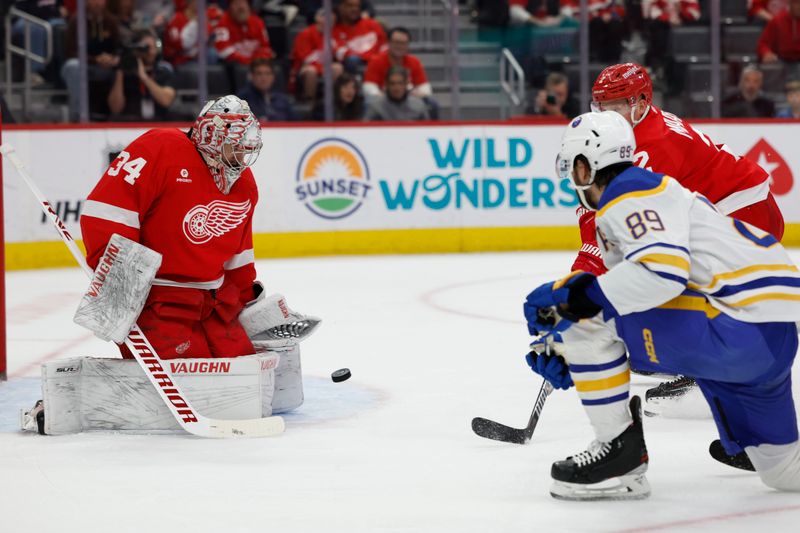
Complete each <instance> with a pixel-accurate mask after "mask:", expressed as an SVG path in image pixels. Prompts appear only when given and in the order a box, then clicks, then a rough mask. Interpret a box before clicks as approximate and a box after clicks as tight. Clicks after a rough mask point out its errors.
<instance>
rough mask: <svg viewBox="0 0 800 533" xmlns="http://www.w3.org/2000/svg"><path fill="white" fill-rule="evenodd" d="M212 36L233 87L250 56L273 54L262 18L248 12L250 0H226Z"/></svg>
mask: <svg viewBox="0 0 800 533" xmlns="http://www.w3.org/2000/svg"><path fill="white" fill-rule="evenodd" d="M214 36H215V38H216V41H215V42H214V46H215V47H216V49H217V54H219V57H220V59H222V61H223V62H224V64H225V67H226V69H227V71H228V77H229V78H230V82H231V86H232V87H234V88H236V87H239V86H240V85H244V82H245V80H246V79H247V71H248V68H249V66H250V63H251V62H252V61H253V59H255V58H257V57H265V58H267V59H271V58H272V57H273V55H274V54H273V53H272V48H271V47H270V45H269V38H268V37H267V30H266V28H265V27H264V21H263V20H261V19H260V18H258V17H257V16H255V15H254V14H253V13H252V12H251V10H250V0H230V1H229V2H228V10H227V11H226V12H225V14H224V15H223V16H222V19H221V20H220V21H219V24H218V25H217V28H216V30H215V31H214Z"/></svg>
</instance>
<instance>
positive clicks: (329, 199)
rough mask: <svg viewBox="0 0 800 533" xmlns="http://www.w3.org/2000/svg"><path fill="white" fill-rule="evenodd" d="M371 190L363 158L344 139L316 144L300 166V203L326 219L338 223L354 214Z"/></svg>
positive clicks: (298, 191) (298, 185)
mask: <svg viewBox="0 0 800 533" xmlns="http://www.w3.org/2000/svg"><path fill="white" fill-rule="evenodd" d="M371 188H372V185H370V183H369V168H368V167H367V162H366V160H365V159H364V156H362V155H361V152H359V151H358V149H357V148H356V147H355V146H353V145H352V144H350V143H349V142H347V141H345V140H343V139H336V138H328V139H322V140H320V141H317V142H315V143H314V144H312V145H311V146H310V147H309V148H308V150H306V152H305V153H304V154H303V157H302V158H301V159H300V164H299V165H298V166H297V187H296V188H295V193H296V194H297V199H298V200H299V201H301V202H303V203H304V204H305V206H306V207H307V208H308V209H309V210H310V211H311V212H312V213H314V214H315V215H319V216H321V217H323V218H329V219H338V218H344V217H346V216H349V215H351V214H353V213H354V212H355V211H356V210H357V209H358V208H359V207H361V204H363V203H364V200H365V199H366V198H367V193H369V191H370V189H371Z"/></svg>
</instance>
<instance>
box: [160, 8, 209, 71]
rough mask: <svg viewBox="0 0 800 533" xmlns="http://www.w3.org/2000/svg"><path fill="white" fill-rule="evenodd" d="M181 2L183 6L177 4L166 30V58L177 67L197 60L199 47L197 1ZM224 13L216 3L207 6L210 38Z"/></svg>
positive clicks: (207, 32) (207, 23)
mask: <svg viewBox="0 0 800 533" xmlns="http://www.w3.org/2000/svg"><path fill="white" fill-rule="evenodd" d="M176 3H177V2H176ZM180 4H181V6H182V8H181V7H179V6H177V5H176V8H177V9H178V10H177V11H176V12H175V15H174V16H173V17H172V19H171V20H170V21H169V24H167V29H166V30H165V31H164V59H166V60H167V61H169V62H170V63H172V64H173V65H174V66H176V67H177V66H180V65H183V64H185V63H188V62H190V61H195V60H196V59H197V49H198V46H197V34H198V30H197V1H196V0H181V1H180ZM223 13H224V12H223V11H222V10H221V9H220V8H219V7H217V5H216V4H211V5H209V6H208V8H206V27H207V28H208V29H207V30H206V34H207V35H208V37H209V40H210V38H211V36H212V35H213V32H214V28H215V27H216V26H217V23H218V22H219V20H220V19H221V18H222V15H223ZM209 42H210V41H209Z"/></svg>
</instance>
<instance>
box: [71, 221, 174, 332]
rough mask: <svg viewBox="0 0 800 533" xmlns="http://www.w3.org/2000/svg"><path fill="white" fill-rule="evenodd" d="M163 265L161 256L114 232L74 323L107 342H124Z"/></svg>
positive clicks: (79, 306)
mask: <svg viewBox="0 0 800 533" xmlns="http://www.w3.org/2000/svg"><path fill="white" fill-rule="evenodd" d="M160 266H161V254H160V253H158V252H156V251H155V250H151V249H150V248H148V247H146V246H142V245H141V244H139V243H138V242H135V241H132V240H130V239H127V238H125V237H123V236H121V235H117V234H116V233H115V234H114V235H112V236H111V240H109V241H108V246H106V251H105V253H104V254H103V257H101V258H100V261H99V262H98V264H97V268H96V269H95V271H94V276H92V281H91V282H90V283H89V288H88V289H87V291H86V293H85V294H84V295H83V298H82V299H81V303H80V304H79V305H78V310H77V311H76V312H75V317H74V318H73V320H74V321H75V323H76V324H79V325H81V326H83V327H85V328H86V329H88V330H90V331H92V332H93V333H94V334H95V335H97V336H98V337H99V338H101V339H103V340H104V341H114V342H116V343H117V344H119V343H122V342H123V341H124V340H125V337H127V336H128V333H129V332H130V331H131V328H132V327H133V325H134V324H135V323H136V319H137V318H139V314H140V313H141V312H142V308H143V307H144V303H145V300H147V295H148V294H149V293H150V285H151V284H152V282H153V278H155V276H156V272H158V269H159V267H160Z"/></svg>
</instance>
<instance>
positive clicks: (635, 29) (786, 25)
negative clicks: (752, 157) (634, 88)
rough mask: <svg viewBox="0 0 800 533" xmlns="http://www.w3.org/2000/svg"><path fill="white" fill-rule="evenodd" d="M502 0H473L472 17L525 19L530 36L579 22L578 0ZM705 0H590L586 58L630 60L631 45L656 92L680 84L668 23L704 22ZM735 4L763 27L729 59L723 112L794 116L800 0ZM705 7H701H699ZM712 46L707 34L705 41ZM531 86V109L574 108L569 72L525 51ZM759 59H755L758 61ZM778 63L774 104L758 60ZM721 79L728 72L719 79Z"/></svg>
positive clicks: (799, 76) (509, 22) (799, 113)
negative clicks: (739, 55) (744, 59)
mask: <svg viewBox="0 0 800 533" xmlns="http://www.w3.org/2000/svg"><path fill="white" fill-rule="evenodd" d="M505 1H506V0H503V1H501V2H496V1H493V0H478V3H477V5H478V18H479V21H482V22H483V23H484V24H488V25H495V26H507V27H510V28H514V27H521V26H522V27H530V28H531V29H532V35H533V36H534V38H535V35H536V30H537V29H539V28H553V27H572V26H576V25H577V24H578V20H579V10H578V7H579V4H580V2H579V1H578V0H507V2H508V8H507V11H505V12H504V11H502V10H501V9H499V8H498V7H497V6H498V5H501V4H504V3H505ZM709 3H710V2H709V1H708V0H588V8H589V13H588V19H589V51H590V57H589V60H590V61H592V62H595V63H599V64H603V65H608V64H613V63H618V62H621V61H630V60H631V56H632V55H636V53H635V49H639V50H643V53H642V54H641V56H642V57H641V58H637V57H635V58H633V59H634V60H637V62H641V63H643V64H644V65H646V66H647V67H648V69H649V71H650V73H651V77H652V78H653V80H654V84H655V86H656V88H657V89H658V90H660V92H662V93H664V94H667V95H671V94H672V95H674V94H678V93H681V92H682V91H684V89H685V87H684V77H685V69H686V64H681V63H680V62H678V61H676V59H675V57H674V56H673V53H672V50H673V46H672V40H673V34H674V28H676V27H680V26H684V27H686V26H689V27H691V26H708V24H709V20H708V16H707V9H708V4H709ZM734 3H738V4H741V8H742V9H741V11H742V12H745V13H746V14H747V20H746V24H748V25H752V26H758V27H763V30H761V36H760V38H759V39H758V43H757V45H756V46H755V47H754V49H753V50H752V62H748V63H745V64H741V65H735V67H736V68H735V69H731V70H730V71H729V72H730V74H731V75H732V76H735V78H734V80H736V79H738V85H737V89H736V91H735V92H734V93H733V94H723V101H722V105H721V107H722V116H723V117H773V116H779V117H784V118H785V117H793V118H800V102H798V84H800V0H725V2H723V4H728V6H727V7H728V10H729V11H730V7H731V6H730V4H734ZM704 8H705V10H704ZM706 46H707V47H708V48H710V42H709V43H706ZM524 60H525V62H526V66H527V69H526V70H527V71H528V78H529V79H530V80H532V82H533V85H534V91H533V92H532V94H531V96H530V98H529V102H528V103H529V107H528V111H529V113H531V114H541V115H555V116H558V115H564V116H572V115H573V114H574V113H575V111H576V110H575V107H574V106H575V102H574V101H572V99H571V98H570V94H571V93H570V88H569V80H568V79H567V77H566V76H563V75H561V74H559V73H558V72H553V70H554V69H553V66H552V65H550V64H547V63H545V61H544V58H543V57H541V56H540V55H535V57H528V58H524ZM756 60H757V62H756ZM775 63H781V64H783V65H784V67H785V76H784V78H783V79H784V80H785V85H784V86H783V87H781V89H785V101H786V103H785V105H784V106H782V107H780V108H779V107H777V106H776V105H775V102H773V101H771V100H770V98H769V97H768V96H767V95H765V94H764V93H763V91H762V85H763V78H764V76H763V73H762V72H761V69H760V68H759V64H764V65H771V64H775ZM722 81H723V84H725V82H726V81H727V80H725V79H723V80H722Z"/></svg>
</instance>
